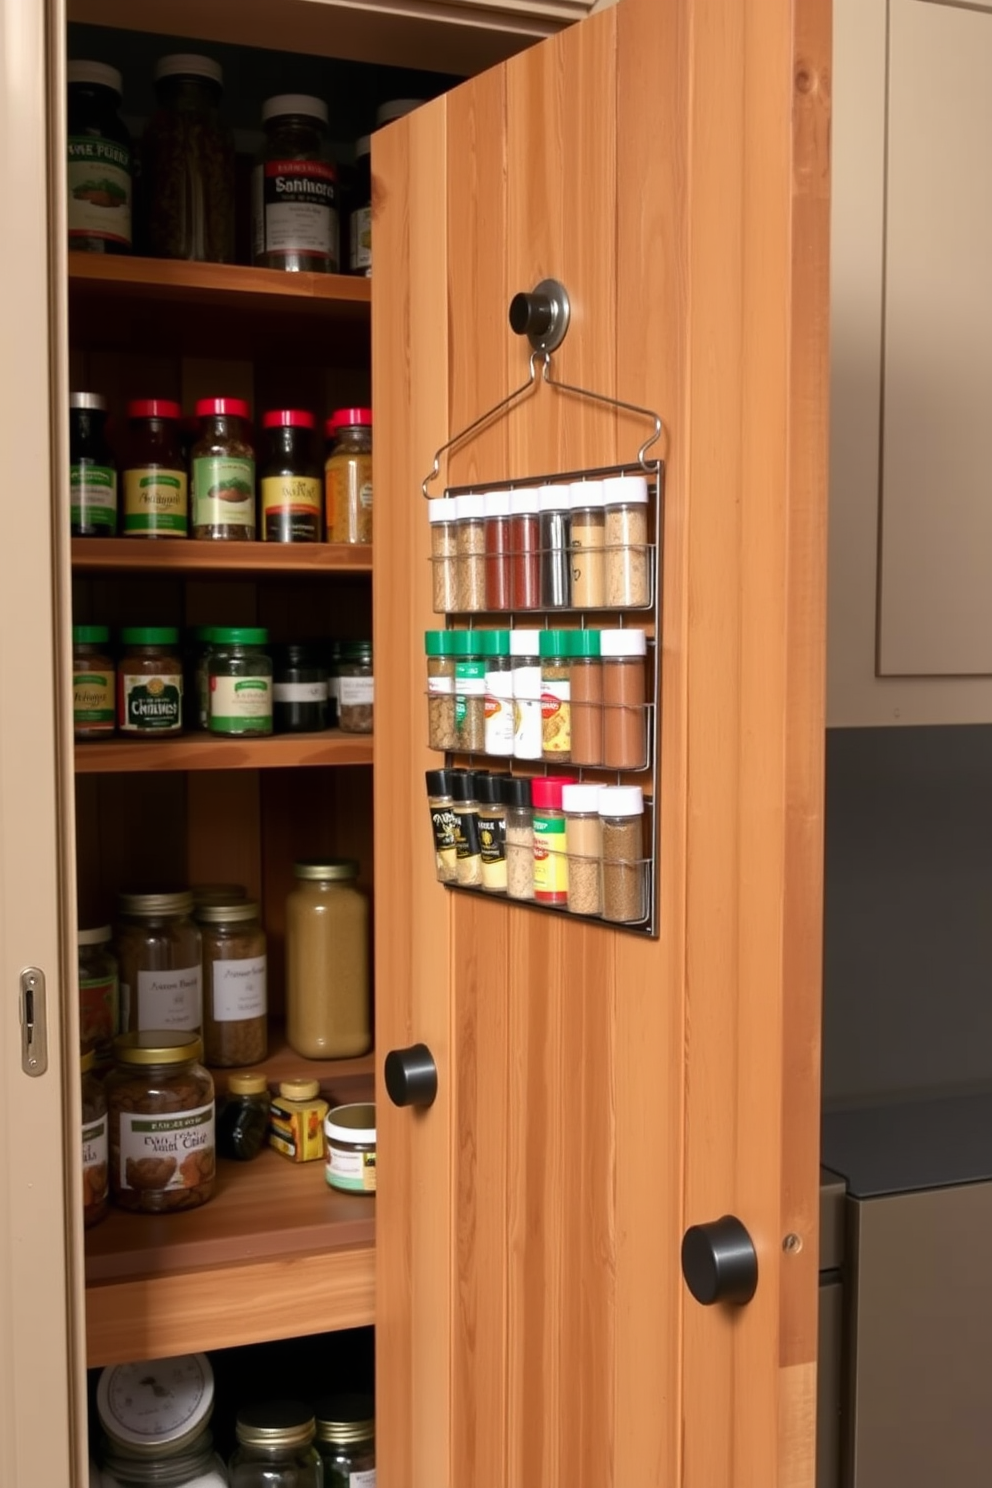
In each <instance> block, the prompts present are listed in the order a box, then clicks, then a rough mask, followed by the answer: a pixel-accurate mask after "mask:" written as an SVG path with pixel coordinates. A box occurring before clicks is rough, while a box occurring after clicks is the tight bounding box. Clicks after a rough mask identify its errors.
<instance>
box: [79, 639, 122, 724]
mask: <svg viewBox="0 0 992 1488" xmlns="http://www.w3.org/2000/svg"><path fill="white" fill-rule="evenodd" d="M109 641H110V631H109V629H108V628H107V626H106V625H74V626H73V627H72V729H73V733H74V734H75V736H76V738H77V739H105V738H106V737H107V735H108V734H112V733H113V732H114V719H115V717H116V711H117V699H116V692H117V668H116V666H115V665H114V658H113V657H112V656H110V655H109V654H108V645H109Z"/></svg>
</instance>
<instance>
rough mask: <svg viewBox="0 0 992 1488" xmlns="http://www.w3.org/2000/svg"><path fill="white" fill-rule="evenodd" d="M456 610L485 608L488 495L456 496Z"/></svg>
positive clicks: (473, 610) (464, 611)
mask: <svg viewBox="0 0 992 1488" xmlns="http://www.w3.org/2000/svg"><path fill="white" fill-rule="evenodd" d="M455 550H456V553H457V557H456V559H455V609H456V610H458V611H459V612H460V613H462V614H472V613H475V612H477V611H479V610H484V609H485V608H486V498H485V497H484V496H482V495H478V494H469V495H466V496H456V497H455Z"/></svg>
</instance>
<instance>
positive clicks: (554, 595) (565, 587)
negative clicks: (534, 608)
mask: <svg viewBox="0 0 992 1488" xmlns="http://www.w3.org/2000/svg"><path fill="white" fill-rule="evenodd" d="M571 499H572V498H571V488H570V487H569V486H542V487H541V493H540V510H541V607H542V609H545V610H562V609H567V608H568V606H569V605H570V604H571V603H572V568H571V554H570V551H569V549H570V546H571V526H572V510H571Z"/></svg>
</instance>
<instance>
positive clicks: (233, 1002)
mask: <svg viewBox="0 0 992 1488" xmlns="http://www.w3.org/2000/svg"><path fill="white" fill-rule="evenodd" d="M196 918H197V921H198V923H199V926H200V934H201V936H202V937H203V1053H204V1058H205V1059H206V1062H207V1064H210V1065H215V1066H216V1067H218V1068H220V1069H229V1068H232V1067H237V1066H241V1067H243V1066H245V1065H249V1064H260V1063H261V1062H262V1061H263V1060H264V1059H265V1057H266V1055H267V1054H268V1050H269V1033H268V1017H267V1000H266V958H265V931H264V930H263V929H262V927H261V925H260V924H259V920H258V905H257V904H253V903H251V902H250V901H249V900H238V901H234V902H233V903H228V904H204V905H201V906H199V907H198V909H197V912H196Z"/></svg>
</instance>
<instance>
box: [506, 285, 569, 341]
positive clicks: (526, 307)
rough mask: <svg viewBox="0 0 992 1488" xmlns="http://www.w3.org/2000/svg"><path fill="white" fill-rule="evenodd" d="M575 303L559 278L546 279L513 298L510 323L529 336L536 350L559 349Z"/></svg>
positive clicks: (522, 334) (519, 334)
mask: <svg viewBox="0 0 992 1488" xmlns="http://www.w3.org/2000/svg"><path fill="white" fill-rule="evenodd" d="M571 313H572V307H571V305H570V304H569V301H568V291H567V290H566V288H565V286H564V284H562V283H560V282H559V280H557V279H542V280H541V282H540V284H538V285H535V287H534V288H533V289H532V290H531V292H530V294H526V293H524V292H523V291H521V293H520V294H515V295H514V296H513V299H512V300H511V301H510V325H511V327H512V328H513V330H514V331H515V332H516V334H517V335H518V336H526V337H527V339H528V341H529V342H530V344H531V346H532V348H533V349H534V351H546V352H552V351H557V350H558V347H559V346H560V345H561V343H562V342H563V341H564V339H565V333H566V331H567V330H568V322H569V319H570V318H571Z"/></svg>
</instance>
